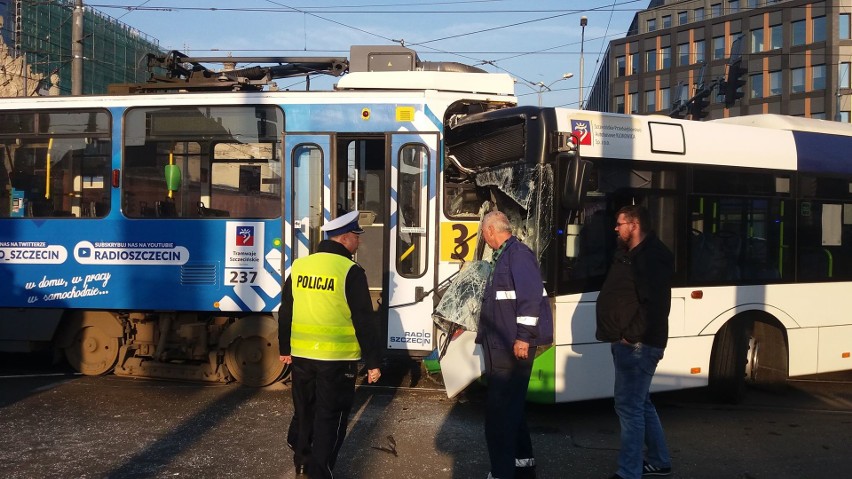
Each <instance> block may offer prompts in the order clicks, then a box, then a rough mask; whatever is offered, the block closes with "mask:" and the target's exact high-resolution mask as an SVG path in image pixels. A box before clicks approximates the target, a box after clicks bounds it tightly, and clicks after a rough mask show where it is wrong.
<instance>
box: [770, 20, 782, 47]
mask: <svg viewBox="0 0 852 479" xmlns="http://www.w3.org/2000/svg"><path fill="white" fill-rule="evenodd" d="M783 46H784V37H783V28H781V25H772V26H771V27H769V49H770V50H776V49H779V48H781V47H783Z"/></svg>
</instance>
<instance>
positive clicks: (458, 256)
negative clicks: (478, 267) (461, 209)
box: [441, 221, 479, 261]
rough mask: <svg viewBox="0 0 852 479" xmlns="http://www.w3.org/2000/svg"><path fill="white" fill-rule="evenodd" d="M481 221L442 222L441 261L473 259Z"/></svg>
mask: <svg viewBox="0 0 852 479" xmlns="http://www.w3.org/2000/svg"><path fill="white" fill-rule="evenodd" d="M478 232H479V222H477V221H468V222H463V223H441V261H471V260H473V253H474V251H475V250H476V241H477V236H476V235H477V233H478Z"/></svg>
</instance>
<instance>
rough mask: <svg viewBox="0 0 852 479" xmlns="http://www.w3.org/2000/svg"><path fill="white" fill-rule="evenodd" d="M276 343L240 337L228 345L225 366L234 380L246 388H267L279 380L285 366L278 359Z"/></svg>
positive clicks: (256, 337) (250, 337) (254, 337)
mask: <svg viewBox="0 0 852 479" xmlns="http://www.w3.org/2000/svg"><path fill="white" fill-rule="evenodd" d="M279 357H280V355H279V352H278V341H277V340H276V341H272V340H269V339H267V338H265V337H263V336H245V337H243V336H241V337H239V338H237V339H235V340H234V341H233V342H232V343H231V344H229V345H228V349H227V350H226V351H225V365H226V366H228V371H230V372H231V375H232V376H234V379H236V380H237V381H239V382H240V383H242V384H245V385H246V386H251V387H263V386H268V385H270V384H272V383H274V382H275V381H277V380H279V379H281V377H283V376H284V373H285V365H284V363H282V362H281V360H280V359H279Z"/></svg>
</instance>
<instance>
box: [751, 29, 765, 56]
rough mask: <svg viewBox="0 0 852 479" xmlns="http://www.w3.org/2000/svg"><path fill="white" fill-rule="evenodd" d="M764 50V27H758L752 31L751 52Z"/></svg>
mask: <svg viewBox="0 0 852 479" xmlns="http://www.w3.org/2000/svg"><path fill="white" fill-rule="evenodd" d="M762 51H763V29H762V28H756V29H754V30H752V31H751V52H752V53H757V52H762Z"/></svg>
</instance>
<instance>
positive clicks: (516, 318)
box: [476, 236, 553, 349]
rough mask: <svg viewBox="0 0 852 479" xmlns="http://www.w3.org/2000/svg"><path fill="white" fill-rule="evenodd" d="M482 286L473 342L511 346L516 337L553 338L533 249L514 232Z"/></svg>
mask: <svg viewBox="0 0 852 479" xmlns="http://www.w3.org/2000/svg"><path fill="white" fill-rule="evenodd" d="M493 268H494V269H493V273H492V276H491V280H490V281H489V283H488V285H487V286H486V287H485V293H484V299H483V304H482V311H481V312H480V321H479V328H478V329H477V336H476V342H477V343H480V344H482V343H483V342H484V341H487V343H488V346H490V347H492V348H498V349H511V348H512V345H513V344H514V342H515V340H516V339H519V340H521V341H525V342H527V343H529V344H530V346H540V345H547V344H550V343H552V342H553V315H552V312H551V309H550V300H549V299H548V297H547V293H546V291H545V290H544V285H543V284H542V280H541V270H540V269H539V265H538V261H537V260H536V258H535V254H533V252H532V250H530V249H529V248H528V247H527V246H526V245H525V244H523V243H521V242H520V241H518V239H517V238H516V237H514V236H512V237H511V238H509V239H508V240H506V244H505V246H504V248H503V250H502V252H501V253H500V255H499V256H498V258H497V262H496V264H495V265H494V267H493Z"/></svg>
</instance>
